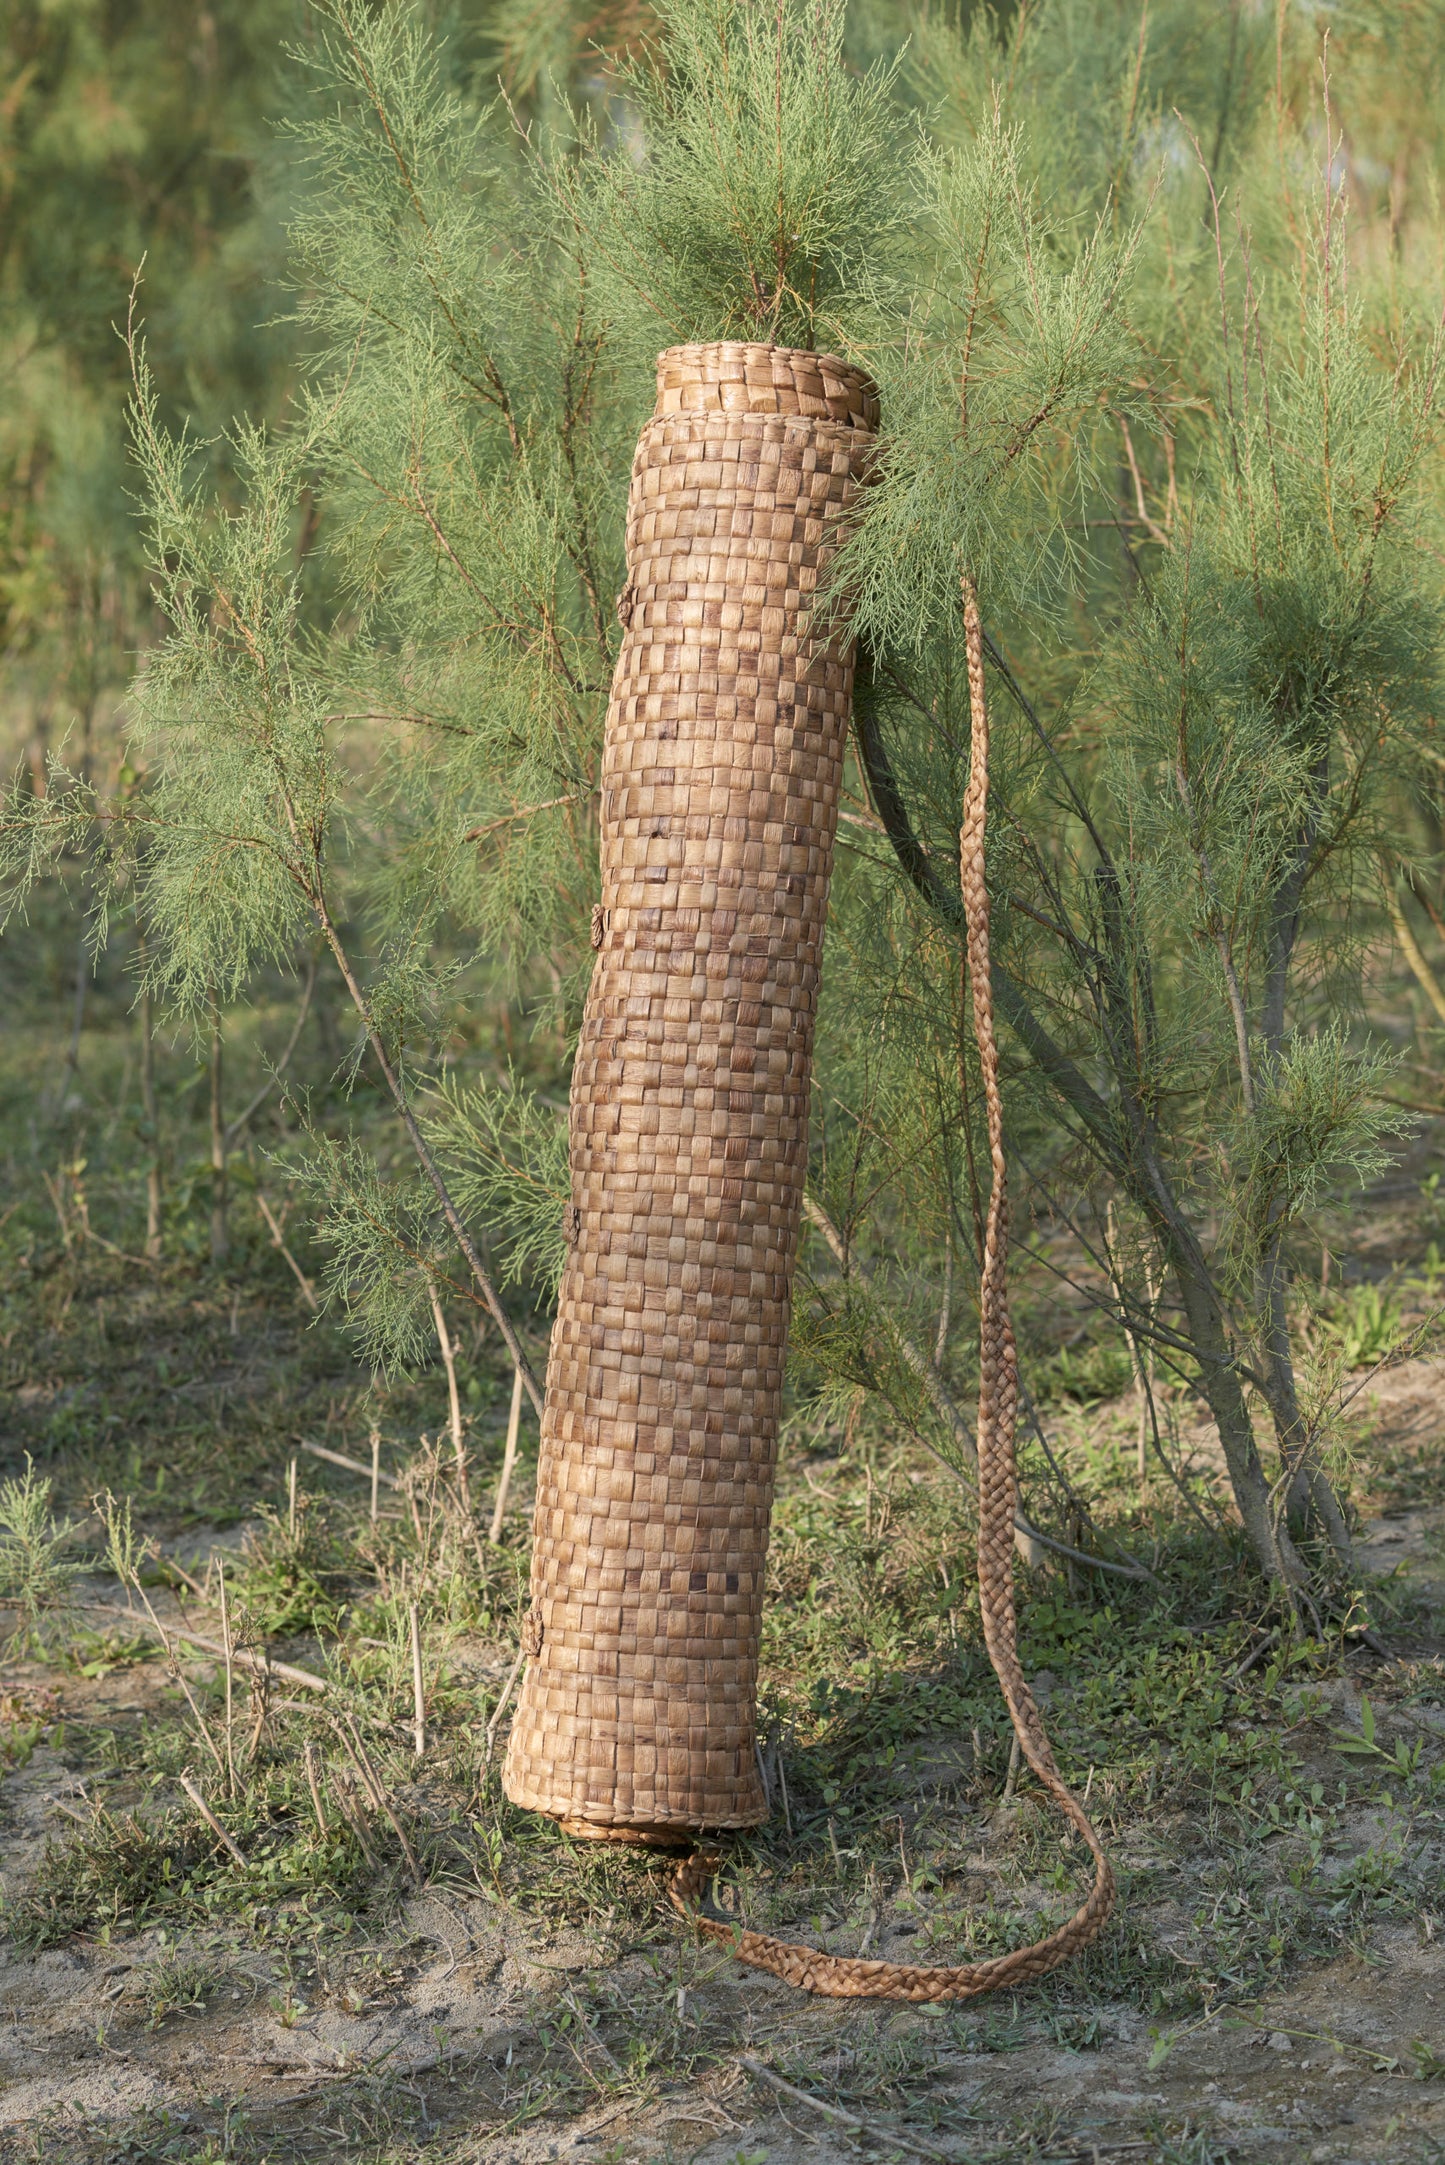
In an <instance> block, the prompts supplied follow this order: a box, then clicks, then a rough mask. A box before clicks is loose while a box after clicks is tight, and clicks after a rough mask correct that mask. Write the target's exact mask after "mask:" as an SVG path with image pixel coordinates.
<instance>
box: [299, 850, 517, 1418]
mask: <svg viewBox="0 0 1445 2165" xmlns="http://www.w3.org/2000/svg"><path fill="white" fill-rule="evenodd" d="M309 899H310V902H311V908H312V911H313V912H314V914H315V917H316V921H317V924H318V925H319V926H320V929H321V933H322V937H323V938H324V939H325V941H326V944H327V946H328V947H329V948H330V950H331V953H332V957H333V959H334V961H335V963H336V967H337V969H338V970H339V971H340V972H341V978H342V982H343V984H344V985H345V986H346V990H347V992H348V993H349V994H350V996H351V1004H352V1006H353V1007H354V1008H355V1009H356V1012H357V1014H358V1016H359V1017H360V1019H361V1024H362V1027H363V1029H364V1030H365V1032H366V1037H367V1042H368V1044H369V1045H370V1046H371V1049H372V1052H373V1054H374V1055H375V1058H376V1064H377V1066H378V1067H379V1068H380V1069H381V1074H382V1080H383V1081H384V1082H385V1084H386V1087H387V1090H388V1092H389V1093H390V1096H391V1101H392V1103H393V1104H394V1105H395V1107H396V1110H397V1113H398V1115H399V1116H400V1119H401V1124H402V1126H403V1127H404V1128H405V1129H406V1133H407V1140H408V1141H409V1142H410V1144H411V1147H412V1149H413V1150H414V1151H415V1152H416V1156H417V1161H418V1163H419V1164H420V1166H421V1169H422V1171H423V1172H424V1173H425V1175H426V1177H427V1180H428V1182H429V1183H430V1185H431V1188H432V1192H433V1193H434V1194H435V1196H436V1199H437V1201H438V1202H439V1203H440V1205H441V1209H442V1216H443V1217H444V1218H445V1219H446V1222H447V1224H448V1226H449V1227H450V1229H451V1233H452V1237H453V1239H454V1240H455V1241H456V1244H457V1246H458V1247H459V1248H460V1249H461V1251H462V1254H463V1255H464V1256H465V1258H466V1261H467V1267H468V1269H469V1270H470V1271H471V1274H472V1277H473V1279H474V1280H475V1282H476V1285H477V1289H478V1291H479V1292H480V1294H481V1296H482V1299H483V1300H484V1301H485V1302H486V1305H487V1308H488V1310H489V1312H490V1313H491V1316H492V1318H493V1320H494V1322H495V1323H496V1325H497V1328H498V1329H499V1330H500V1331H501V1334H502V1337H503V1340H504V1341H505V1344H506V1348H507V1351H508V1352H509V1353H510V1354H511V1356H512V1365H513V1367H514V1368H515V1369H516V1370H517V1372H518V1374H519V1375H520V1376H521V1379H522V1381H523V1383H524V1384H525V1386H526V1389H527V1395H528V1397H529V1398H530V1399H531V1401H532V1404H533V1406H534V1407H535V1408H536V1411H537V1417H538V1419H539V1420H540V1418H541V1415H542V1392H541V1389H540V1388H539V1386H538V1383H537V1379H536V1377H535V1376H534V1375H533V1373H532V1364H531V1362H530V1361H529V1360H528V1359H527V1356H526V1354H525V1352H524V1351H523V1349H522V1341H521V1339H520V1338H519V1337H518V1336H517V1333H516V1331H515V1329H514V1328H513V1326H512V1322H511V1319H510V1318H509V1316H508V1315H507V1312H506V1310H505V1309H504V1308H503V1306H502V1303H501V1301H500V1300H499V1299H498V1297H497V1289H496V1287H495V1286H494V1285H493V1283H492V1280H491V1275H490V1273H489V1272H488V1270H487V1267H486V1265H485V1264H484V1263H483V1261H482V1259H481V1257H480V1255H479V1254H478V1253H477V1246H476V1242H475V1241H474V1240H473V1239H472V1236H471V1234H470V1233H469V1232H468V1231H467V1228H466V1225H465V1223H464V1222H463V1219H462V1215H461V1212H460V1211H459V1210H458V1209H457V1206H456V1204H455V1203H454V1202H453V1201H452V1198H451V1194H450V1191H449V1190H448V1188H447V1184H446V1182H445V1180H443V1178H442V1174H441V1168H440V1167H439V1166H438V1164H437V1162H436V1159H435V1158H434V1157H433V1155H432V1153H431V1150H430V1149H429V1147H428V1145H427V1140H426V1137H425V1136H424V1135H423V1134H422V1131H421V1128H420V1126H419V1124H418V1122H417V1117H416V1114H415V1113H414V1112H413V1111H412V1109H411V1101H410V1099H409V1098H408V1097H407V1094H406V1090H405V1088H404V1086H403V1084H402V1080H401V1077H400V1075H399V1074H398V1073H397V1070H396V1067H395V1065H394V1063H393V1061H392V1058H391V1055H390V1053H389V1052H388V1051H387V1049H386V1045H385V1043H384V1042H383V1039H382V1036H381V1032H380V1031H379V1030H378V1029H377V1027H376V1023H375V1021H374V1020H373V1018H372V1013H371V1008H370V1006H369V1004H368V1002H367V998H366V994H365V993H364V992H363V991H362V989H361V985H360V983H359V982H358V980H357V976H356V973H355V971H354V970H353V969H352V967H351V960H350V957H349V956H348V955H347V952H346V949H345V947H344V946H343V944H342V941H341V936H340V934H339V933H338V932H337V929H336V926H335V923H334V922H333V920H332V916H331V911H330V909H329V908H328V906H327V902H326V897H325V894H324V893H323V892H322V890H321V886H320V883H319V881H318V882H317V883H316V885H315V886H314V887H313V888H312V890H311V894H310V898H309Z"/></svg>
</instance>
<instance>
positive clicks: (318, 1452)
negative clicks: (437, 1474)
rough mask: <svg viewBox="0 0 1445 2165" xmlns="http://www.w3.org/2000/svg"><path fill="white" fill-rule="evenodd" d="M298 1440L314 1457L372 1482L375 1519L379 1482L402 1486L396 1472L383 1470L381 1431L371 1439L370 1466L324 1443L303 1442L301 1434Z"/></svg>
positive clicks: (390, 1486)
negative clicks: (328, 1448)
mask: <svg viewBox="0 0 1445 2165" xmlns="http://www.w3.org/2000/svg"><path fill="white" fill-rule="evenodd" d="M296 1441H297V1442H298V1443H299V1444H300V1445H301V1448H302V1450H303V1451H309V1452H310V1453H311V1456H312V1457H313V1458H324V1459H325V1460H326V1463H327V1464H328V1465H329V1466H344V1467H345V1468H346V1471H347V1472H348V1473H359V1474H360V1475H361V1478H362V1480H363V1481H369V1482H370V1483H371V1487H372V1497H373V1504H372V1513H371V1515H372V1517H373V1519H374V1518H375V1517H376V1508H375V1493H376V1488H377V1485H378V1483H381V1484H384V1485H385V1487H387V1488H400V1487H401V1483H400V1481H398V1480H397V1478H396V1476H395V1474H390V1473H383V1472H382V1471H381V1436H380V1433H379V1432H378V1433H376V1434H374V1435H373V1436H372V1439H371V1464H370V1465H369V1466H363V1465H362V1463H361V1461H360V1459H357V1458H347V1457H345V1456H344V1455H343V1454H342V1453H341V1452H340V1451H328V1450H327V1448H326V1446H325V1444H324V1443H305V1442H302V1439H301V1438H300V1437H299V1436H298V1437H297V1439H296Z"/></svg>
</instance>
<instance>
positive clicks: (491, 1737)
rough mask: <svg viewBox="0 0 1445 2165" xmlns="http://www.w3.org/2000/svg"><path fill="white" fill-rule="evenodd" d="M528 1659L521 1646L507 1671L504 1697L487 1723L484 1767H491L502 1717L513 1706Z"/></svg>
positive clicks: (503, 1690) (493, 1710) (503, 1689)
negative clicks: (512, 1701) (514, 1693)
mask: <svg viewBox="0 0 1445 2165" xmlns="http://www.w3.org/2000/svg"><path fill="white" fill-rule="evenodd" d="M526 1658H527V1650H526V1648H525V1647H524V1646H519V1647H518V1648H517V1658H516V1660H515V1661H514V1662H513V1663H512V1666H511V1668H510V1669H509V1670H508V1671H507V1681H506V1683H505V1684H504V1685H503V1686H502V1696H501V1698H500V1699H499V1700H498V1701H497V1703H496V1706H495V1707H494V1708H493V1709H492V1718H491V1720H490V1721H489V1722H488V1723H487V1741H486V1744H485V1745H484V1747H483V1750H482V1765H483V1766H484V1767H486V1766H490V1765H491V1763H492V1753H493V1752H494V1751H495V1750H496V1748H497V1731H498V1730H499V1729H500V1728H501V1726H502V1716H503V1715H504V1714H505V1713H506V1711H507V1708H508V1706H509V1705H510V1704H511V1698H512V1693H513V1692H514V1691H515V1690H516V1688H517V1678H518V1677H519V1676H520V1675H521V1673H522V1663H523V1662H524V1661H525V1660H526Z"/></svg>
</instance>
